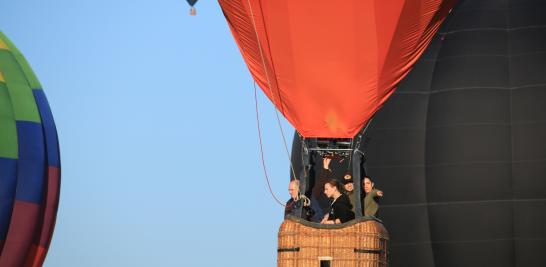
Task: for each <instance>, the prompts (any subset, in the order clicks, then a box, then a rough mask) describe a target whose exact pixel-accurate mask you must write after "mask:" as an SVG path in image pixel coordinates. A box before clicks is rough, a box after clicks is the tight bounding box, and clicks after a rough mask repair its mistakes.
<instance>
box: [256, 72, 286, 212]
mask: <svg viewBox="0 0 546 267" xmlns="http://www.w3.org/2000/svg"><path fill="white" fill-rule="evenodd" d="M254 102H255V106H256V126H257V127H258V138H259V139H260V155H261V159H262V167H263V169H264V175H265V181H266V182H267V188H268V189H269V193H270V194H271V196H272V197H273V199H275V201H276V202H277V203H279V204H280V205H281V206H285V205H284V204H283V203H282V201H280V200H279V198H277V196H276V195H275V193H274V192H273V189H272V188H271V182H270V181H269V175H268V174H267V168H266V167H265V157H264V147H263V141H262V130H261V127H260V111H259V109H258V89H257V88H256V83H254Z"/></svg>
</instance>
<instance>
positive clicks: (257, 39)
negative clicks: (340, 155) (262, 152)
mask: <svg viewBox="0 0 546 267" xmlns="http://www.w3.org/2000/svg"><path fill="white" fill-rule="evenodd" d="M247 3H248V7H249V9H250V15H251V17H252V26H253V28H254V34H255V35H256V42H257V43H258V49H259V50H260V57H261V59H262V67H263V68H264V72H265V77H266V78H267V87H268V88H269V93H270V94H271V100H272V101H273V103H275V101H274V97H273V96H274V94H273V89H271V80H270V78H269V73H268V72H267V66H266V64H265V57H264V53H263V49H262V44H261V43H260V36H258V31H257V30H256V22H255V20H254V12H253V10H252V5H251V4H250V0H247ZM254 91H256V81H254ZM279 104H280V105H281V107H282V99H281V98H280V97H279ZM273 107H274V109H275V115H276V116H277V124H278V125H279V130H280V131H281V135H282V141H283V143H284V149H285V151H286V155H287V157H288V162H290V169H291V170H292V175H293V176H294V180H299V179H298V176H297V175H296V171H295V170H294V165H293V164H292V159H291V156H290V152H289V151H288V145H287V144H286V137H285V135H284V130H283V128H282V124H281V119H280V116H279V110H278V109H277V107H276V106H275V105H273Z"/></svg>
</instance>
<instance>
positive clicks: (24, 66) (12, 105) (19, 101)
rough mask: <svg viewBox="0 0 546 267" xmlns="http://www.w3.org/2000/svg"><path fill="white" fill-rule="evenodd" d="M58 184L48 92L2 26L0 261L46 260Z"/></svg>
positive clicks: (5, 264) (5, 266)
mask: <svg viewBox="0 0 546 267" xmlns="http://www.w3.org/2000/svg"><path fill="white" fill-rule="evenodd" d="M59 188H60V155H59V147H58V140H57V132H56V128H55V123H54V121H53V116H52V114H51V110H50V108H49V105H48V103H47V100H46V98H45V94H44V93H43V90H42V89H41V85H40V83H39V82H38V80H37V78H36V77H35V75H34V73H33V71H32V69H31V68H30V66H29V65H28V63H27V61H26V60H25V58H24V57H23V55H22V54H21V52H20V51H19V50H17V48H16V47H15V46H14V45H13V43H11V42H10V41H9V40H8V38H7V37H6V36H4V34H3V33H1V32H0V267H12V266H41V265H42V263H43V261H44V259H45V256H46V253H47V249H48V247H49V244H50V241H51V235H52V233H53V228H54V224H55V218H56V213H57V207H58V201H59Z"/></svg>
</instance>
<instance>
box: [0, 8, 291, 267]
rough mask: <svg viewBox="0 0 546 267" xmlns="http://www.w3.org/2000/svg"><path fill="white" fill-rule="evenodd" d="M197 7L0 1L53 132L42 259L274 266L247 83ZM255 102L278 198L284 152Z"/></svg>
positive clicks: (271, 209)
mask: <svg viewBox="0 0 546 267" xmlns="http://www.w3.org/2000/svg"><path fill="white" fill-rule="evenodd" d="M196 7H197V9H198V15H197V16H196V17H190V16H189V15H188V10H189V7H188V6H187V4H186V2H185V0H163V1H150V0H146V1H145V0H117V1H112V0H76V1H75V0H16V1H13V0H0V8H1V9H0V10H1V16H0V29H1V30H2V31H3V32H4V33H5V34H6V35H7V36H8V37H9V38H10V39H11V40H12V41H13V42H14V43H15V44H16V45H17V46H18V48H19V49H20V50H21V51H22V52H23V54H24V55H25V56H26V58H27V60H28V61H29V62H30V64H31V66H32V67H33V69H34V71H35V72H36V74H37V76H38V78H39V79H40V81H41V83H42V84H43V86H44V89H45V92H46V94H47V97H48V100H49V102H50V105H51V108H52V110H53V113H54V116H55V120H56V123H57V128H58V131H59V136H60V142H61V153H62V155H61V156H62V167H63V170H62V179H63V180H62V189H61V190H62V191H61V203H60V207H59V213H58V217H57V226H56V229H55V234H54V237H53V242H52V245H51V248H50V252H49V255H48V257H47V260H46V263H45V266H46V267H63V266H67V267H74V266H78V267H87V266H89V267H109V266H112V267H114V266H115V267H118V266H131V267H137V266H146V267H149V266H160V267H168V266H192V267H193V266H276V244H277V230H278V227H279V225H280V223H281V221H282V214H283V209H282V207H281V206H279V205H278V204H276V203H275V202H274V201H273V200H272V198H271V197H270V195H269V193H268V191H267V187H266V183H265V180H264V178H263V172H262V169H261V165H260V161H259V146H258V144H259V143H258V137H257V131H256V122H255V111H254V96H253V86H252V79H251V76H250V74H249V72H248V70H247V68H246V66H245V65H244V62H243V60H242V58H241V56H240V54H239V51H238V49H237V46H236V45H235V42H234V41H233V39H232V37H231V33H230V32H229V28H228V26H227V24H226V22H225V19H224V17H223V15H222V12H221V10H220V8H219V6H218V4H217V2H216V1H211V0H202V1H200V2H198V4H197V5H196ZM259 103H260V105H261V115H262V116H263V118H262V121H263V124H264V125H263V128H264V129H263V131H264V139H265V149H266V157H267V158H266V160H267V163H268V170H269V172H270V175H271V180H272V184H273V189H274V191H275V192H277V193H278V194H279V195H280V196H281V197H282V199H287V198H288V194H287V190H286V186H287V180H288V175H289V164H288V160H287V155H286V153H285V152H284V149H283V147H282V139H281V137H280V134H279V130H278V127H277V126H276V122H275V119H274V113H273V108H272V105H271V104H269V103H268V102H267V101H266V99H265V97H264V96H263V94H261V95H260V101H259ZM283 123H284V126H285V130H286V131H287V133H288V136H289V140H288V142H289V143H291V141H292V138H291V136H292V131H293V129H292V128H291V127H290V126H289V125H288V124H286V122H283Z"/></svg>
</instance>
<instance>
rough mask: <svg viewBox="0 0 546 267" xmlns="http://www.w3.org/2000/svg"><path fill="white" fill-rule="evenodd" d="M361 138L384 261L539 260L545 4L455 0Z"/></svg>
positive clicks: (543, 245)
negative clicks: (385, 240)
mask: <svg viewBox="0 0 546 267" xmlns="http://www.w3.org/2000/svg"><path fill="white" fill-rule="evenodd" d="M367 137H369V138H371V139H370V142H369V145H368V147H367V150H366V152H367V173H368V174H369V175H370V176H371V177H373V178H374V179H375V183H376V186H377V187H379V188H381V189H382V190H383V191H384V192H385V196H384V197H383V199H382V203H381V210H380V218H381V219H382V220H383V221H384V224H385V226H386V227H387V229H388V231H389V232H390V236H391V243H390V255H389V256H390V266H391V267H392V266H393V267H398V266H400V267H402V266H403V267H407V266H419V267H428V266H440V267H451V266H453V267H455V266H465V267H471V266H495V267H503V266H526V267H527V266H536V267H539V266H546V1H544V0H466V1H464V0H461V1H459V4H458V5H457V7H456V8H455V9H454V10H453V12H452V13H451V15H450V16H449V18H448V19H447V20H446V22H445V23H444V25H443V26H442V29H441V30H440V31H439V33H438V34H437V36H436V37H435V38H434V40H433V42H432V43H431V44H430V46H429V47H428V49H427V51H426V52H425V54H424V55H423V56H422V58H421V59H420V60H419V62H418V63H417V64H416V66H415V68H414V70H413V71H412V72H411V73H410V74H409V75H408V77H407V78H406V79H405V80H404V81H402V83H401V85H400V86H399V88H398V90H397V92H396V93H395V94H394V95H393V97H392V98H391V99H390V100H389V101H388V102H387V103H386V105H385V106H384V107H383V108H382V109H381V110H380V111H379V112H378V113H377V114H376V116H375V117H374V119H373V122H372V124H371V126H370V129H369V130H368V132H367ZM299 149H300V143H299V140H298V138H295V143H294V146H293V155H294V162H295V163H296V166H299V165H298V164H299V158H298V156H299ZM343 168H344V167H341V169H343ZM340 172H342V171H340Z"/></svg>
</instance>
